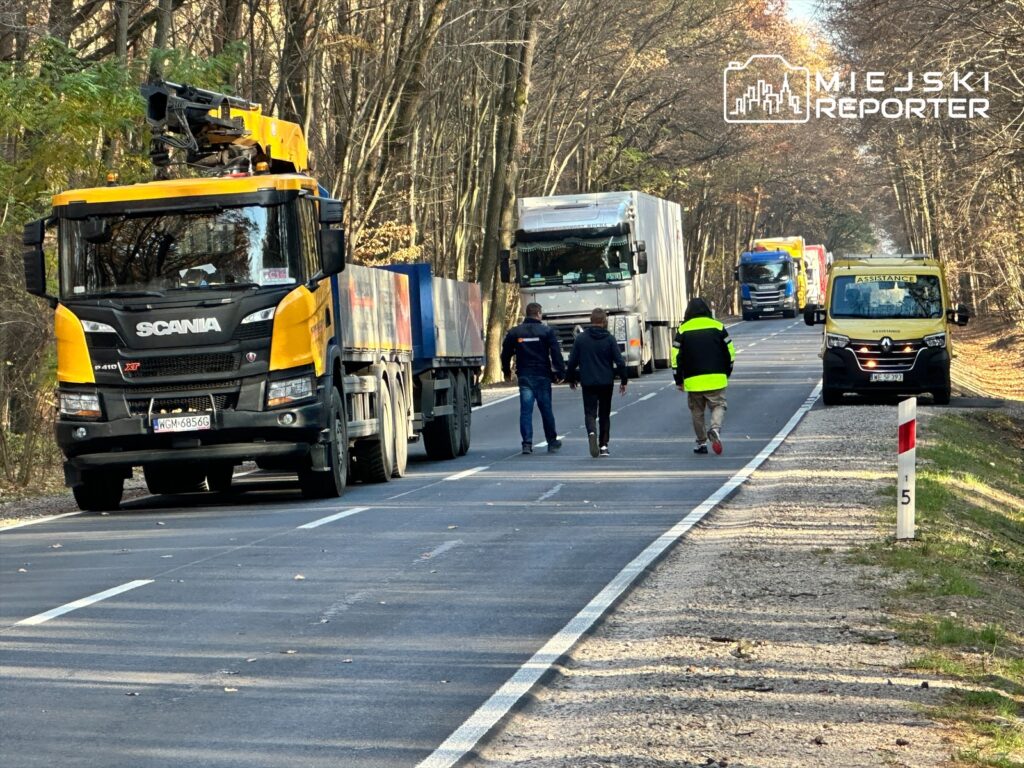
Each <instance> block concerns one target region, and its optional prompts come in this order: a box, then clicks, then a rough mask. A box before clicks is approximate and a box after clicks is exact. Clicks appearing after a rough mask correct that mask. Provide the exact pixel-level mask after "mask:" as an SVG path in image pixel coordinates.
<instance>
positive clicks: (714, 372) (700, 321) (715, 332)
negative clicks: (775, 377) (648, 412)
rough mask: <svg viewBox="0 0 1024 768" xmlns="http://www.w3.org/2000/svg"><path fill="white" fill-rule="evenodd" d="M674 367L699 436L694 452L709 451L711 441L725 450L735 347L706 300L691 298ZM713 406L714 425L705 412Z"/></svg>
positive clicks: (675, 345) (718, 450) (677, 342)
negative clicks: (708, 422)
mask: <svg viewBox="0 0 1024 768" xmlns="http://www.w3.org/2000/svg"><path fill="white" fill-rule="evenodd" d="M672 347H673V348H672V367H673V368H674V369H675V380H676V386H677V387H678V388H679V390H680V391H683V392H686V399H687V404H688V405H689V407H690V416H691V417H692V418H693V431H694V432H695V433H696V435H697V445H696V447H695V448H694V449H693V452H694V453H707V452H708V445H707V444H708V440H710V441H711V448H712V450H714V452H715V453H719V454H720V453H721V452H722V436H721V431H722V424H723V422H724V421H725V410H726V402H725V390H726V387H728V386H729V376H730V375H732V366H733V363H735V362H736V348H735V347H733V345H732V341H731V340H730V339H729V332H728V331H727V330H725V326H723V325H722V324H721V323H720V322H718V321H717V320H715V318H714V317H712V316H711V309H710V308H709V307H708V305H707V303H706V302H705V301H704V299H701V298H696V299H691V300H690V303H689V304H688V305H687V307H686V314H685V315H683V322H682V324H681V325H680V326H679V332H678V333H677V334H676V338H675V341H674V342H673V343H672ZM708 408H710V409H711V427H710V428H706V427H705V422H704V415H705V412H706V410H707V409H708Z"/></svg>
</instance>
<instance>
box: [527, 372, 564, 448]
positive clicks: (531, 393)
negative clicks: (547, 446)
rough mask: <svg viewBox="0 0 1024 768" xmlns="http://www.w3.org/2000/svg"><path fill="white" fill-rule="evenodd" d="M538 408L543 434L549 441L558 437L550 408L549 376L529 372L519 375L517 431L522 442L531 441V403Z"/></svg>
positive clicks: (553, 415) (553, 414) (553, 413)
mask: <svg viewBox="0 0 1024 768" xmlns="http://www.w3.org/2000/svg"><path fill="white" fill-rule="evenodd" d="M534 402H536V403H537V407H538V408H539V409H540V418H541V421H543V422H544V436H545V437H546V438H547V439H548V442H549V443H551V442H553V441H555V440H557V439H558V431H557V430H556V429H555V412H554V411H553V410H552V409H551V377H550V376H536V375H531V374H520V375H519V432H520V433H521V434H522V436H523V442H524V443H533V404H534Z"/></svg>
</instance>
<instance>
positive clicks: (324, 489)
mask: <svg viewBox="0 0 1024 768" xmlns="http://www.w3.org/2000/svg"><path fill="white" fill-rule="evenodd" d="M327 428H328V430H329V437H328V441H327V460H328V462H329V463H330V467H329V468H328V469H327V471H325V472H315V471H313V470H312V469H310V468H309V467H306V468H305V469H301V470H299V487H300V488H301V489H302V495H303V496H305V497H306V498H307V499H330V498H334V497H336V496H341V494H343V493H344V492H345V484H346V483H347V482H348V415H347V414H346V413H345V404H344V403H343V402H342V400H341V394H340V393H339V392H338V390H337V389H335V388H332V389H331V403H330V413H329V415H328V418H327Z"/></svg>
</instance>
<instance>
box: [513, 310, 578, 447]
mask: <svg viewBox="0 0 1024 768" xmlns="http://www.w3.org/2000/svg"><path fill="white" fill-rule="evenodd" d="M540 318H541V306H540V304H537V303H536V302H533V303H530V304H527V305H526V318H525V319H524V320H523V322H522V323H520V324H519V325H517V326H516V327H515V328H513V329H512V330H510V331H509V332H508V333H507V334H506V335H505V341H504V343H503V344H502V345H501V370H502V372H503V373H504V374H505V381H511V380H512V358H513V357H515V359H516V378H517V379H518V380H519V431H520V433H522V436H523V453H533V404H534V402H536V403H537V408H538V409H539V410H540V418H541V421H543V422H544V436H545V437H546V438H547V440H548V453H554V452H555V451H557V450H558V449H559V448H561V447H562V442H561V441H560V440H559V439H558V431H557V430H556V429H555V413H554V411H553V410H552V408H551V380H552V378H554V379H555V380H556V381H561V380H563V379H564V378H565V360H564V359H563V358H562V348H561V347H560V346H559V345H558V336H557V335H556V334H555V331H554V330H553V329H552V328H550V327H549V326H547V325H544V323H542V322H541V319H540Z"/></svg>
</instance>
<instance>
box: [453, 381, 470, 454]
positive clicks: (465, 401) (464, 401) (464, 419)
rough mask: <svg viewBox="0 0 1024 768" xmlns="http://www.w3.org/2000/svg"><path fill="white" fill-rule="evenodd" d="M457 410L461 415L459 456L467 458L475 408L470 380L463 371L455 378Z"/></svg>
mask: <svg viewBox="0 0 1024 768" xmlns="http://www.w3.org/2000/svg"><path fill="white" fill-rule="evenodd" d="M455 410H456V411H458V413H459V420H458V421H459V456H465V455H466V454H467V453H468V452H469V443H470V436H469V432H470V427H471V426H472V423H473V406H472V404H471V403H470V394H469V380H468V379H467V378H466V374H465V373H463V372H462V371H459V375H458V376H457V377H456V378H455Z"/></svg>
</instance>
